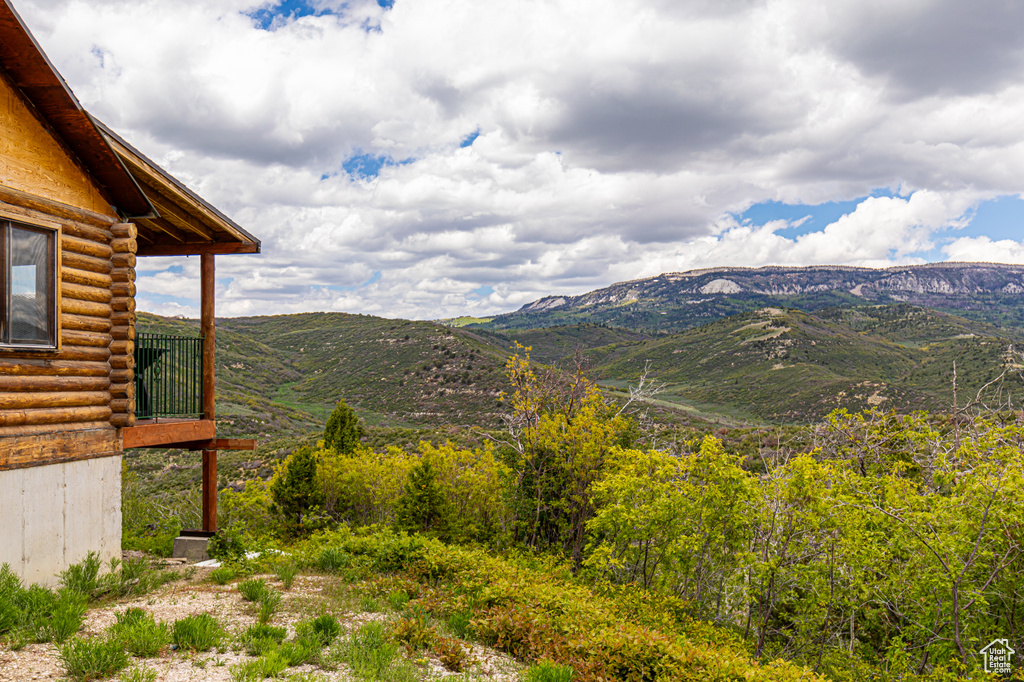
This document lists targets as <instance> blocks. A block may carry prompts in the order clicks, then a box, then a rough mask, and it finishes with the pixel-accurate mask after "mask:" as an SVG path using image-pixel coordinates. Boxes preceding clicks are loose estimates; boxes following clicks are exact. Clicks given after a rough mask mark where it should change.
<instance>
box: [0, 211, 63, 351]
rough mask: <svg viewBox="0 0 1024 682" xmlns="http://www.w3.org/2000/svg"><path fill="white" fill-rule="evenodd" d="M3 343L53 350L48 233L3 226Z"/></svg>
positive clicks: (52, 287) (50, 236) (53, 302)
mask: <svg viewBox="0 0 1024 682" xmlns="http://www.w3.org/2000/svg"><path fill="white" fill-rule="evenodd" d="M4 228H5V229H4V232H5V234H4V235H3V237H4V239H3V241H4V246H5V247H6V248H4V259H3V260H4V274H5V277H4V299H5V301H6V305H5V306H4V307H5V310H4V319H3V325H2V332H0V336H2V337H3V342H4V343H6V344H8V345H12V346H44V347H51V348H52V347H55V346H56V340H55V337H56V334H55V327H56V325H55V322H56V310H57V301H56V286H55V283H56V280H55V274H56V273H55V272H54V268H55V265H56V263H55V261H56V244H55V237H54V233H53V232H52V231H50V230H42V229H34V228H31V227H27V226H21V225H14V224H11V223H7V224H6V225H4Z"/></svg>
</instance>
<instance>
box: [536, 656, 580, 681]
mask: <svg viewBox="0 0 1024 682" xmlns="http://www.w3.org/2000/svg"><path fill="white" fill-rule="evenodd" d="M572 676H573V669H572V668H571V667H569V666H567V665H559V664H557V663H553V662H551V661H538V662H537V663H534V664H533V665H531V666H530V667H529V668H527V669H526V674H525V678H526V682H570V680H572Z"/></svg>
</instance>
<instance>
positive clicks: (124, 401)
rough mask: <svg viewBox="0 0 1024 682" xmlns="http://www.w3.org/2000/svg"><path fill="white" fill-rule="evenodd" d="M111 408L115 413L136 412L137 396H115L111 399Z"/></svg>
mask: <svg viewBox="0 0 1024 682" xmlns="http://www.w3.org/2000/svg"><path fill="white" fill-rule="evenodd" d="M110 409H111V410H113V412H114V414H118V413H119V412H134V411H135V398H114V399H113V400H111V401H110Z"/></svg>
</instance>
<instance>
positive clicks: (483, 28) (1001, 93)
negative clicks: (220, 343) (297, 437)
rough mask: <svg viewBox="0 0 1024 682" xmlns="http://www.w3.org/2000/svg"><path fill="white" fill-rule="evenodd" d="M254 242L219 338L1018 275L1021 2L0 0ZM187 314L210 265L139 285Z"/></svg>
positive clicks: (161, 273)
mask: <svg viewBox="0 0 1024 682" xmlns="http://www.w3.org/2000/svg"><path fill="white" fill-rule="evenodd" d="M12 2H13V3H14V5H15V7H16V9H17V10H18V11H19V13H20V14H21V15H22V17H23V19H24V20H25V21H26V23H27V24H28V25H29V27H30V29H31V30H32V31H33V33H34V35H35V36H36V38H37V40H38V41H39V42H40V44H41V45H42V47H43V49H44V50H45V51H46V52H47V54H48V56H49V57H50V59H51V61H52V62H53V63H54V65H55V66H56V67H57V69H58V70H59V71H60V72H61V74H62V75H63V76H64V78H65V79H66V80H67V81H68V83H69V85H70V86H71V88H72V90H73V91H74V92H75V94H76V95H77V96H78V98H79V100H80V101H81V102H82V103H83V105H84V106H85V108H86V109H88V110H89V111H90V112H91V113H93V114H94V115H95V116H97V117H98V118H100V119H101V120H103V121H104V122H105V123H106V124H107V125H109V126H111V127H112V128H113V129H115V130H116V131H118V132H119V134H121V135H122V137H124V138H125V139H126V140H128V141H129V142H130V143H132V144H133V145H134V146H136V147H137V148H139V149H140V150H141V151H143V152H144V153H145V154H147V155H148V156H149V157H150V158H152V159H153V160H154V161H156V162H157V163H158V164H160V165H161V166H162V167H164V168H165V169H167V170H168V171H170V172H171V173H172V174H173V175H175V176H176V177H178V178H179V179H180V180H182V181H183V182H185V183H186V184H187V185H188V186H189V187H191V188H192V189H193V190H195V191H196V192H198V193H199V194H200V195H201V196H203V197H204V198H205V199H207V200H208V201H210V202H211V203H213V204H214V205H215V206H217V207H218V208H219V209H221V210H222V211H223V212H224V213H226V214H227V215H229V216H231V217H232V218H233V219H234V220H235V221H236V222H238V223H239V224H240V225H242V226H243V227H244V228H245V229H247V230H248V231H249V232H251V233H253V234H255V235H256V236H258V237H259V238H260V239H261V240H262V242H263V253H262V254H261V255H258V256H253V255H237V256H219V257H218V258H217V275H218V282H217V283H218V290H217V306H218V314H221V315H229V316H237V315H264V314H277V313H291V312H305V311H321V310H326V311H343V312H350V313H365V314H372V315H381V316H385V317H402V318H410V319H437V318H445V317H455V316H460V315H472V316H487V315H492V314H495V313H499V312H506V311H510V310H515V309H517V308H519V307H520V306H522V305H523V304H525V303H529V302H531V301H533V300H536V299H537V298H540V297H542V296H545V295H551V294H580V293H584V292H587V291H591V290H593V289H596V288H600V287H602V286H607V285H609V284H612V283H614V282H618V281H623V280H629V279H636V278H641V277H649V276H655V275H658V274H660V273H663V272H674V271H684V270H688V269H693V268H706V267H716V266H751V267H757V266H762V265H812V264H846V265H860V266H868V267H887V266H891V265H899V264H908V263H923V262H934V261H945V260H957V261H965V260H970V261H994V262H1012V263H1024V241H1022V240H1024V200H1022V198H1021V193H1022V192H1024V42H1022V41H1021V40H1020V39H1019V29H1020V27H1022V26H1024V3H1018V2H1012V1H1007V0H975V1H974V2H970V3H966V2H963V1H962V0H829V2H807V1H806V0H768V1H752V0H503V1H502V2H497V3H484V2H479V1H477V2H467V1H465V0H347V1H345V2H342V1H340V0H284V1H283V2H273V1H271V2H262V3H260V2H256V1H254V0H215V1H213V2H211V1H210V0H88V1H85V0H12ZM138 271H139V278H138V282H137V284H138V289H139V294H138V303H139V308H140V309H142V310H147V311H150V312H157V313H161V314H166V315H186V316H190V317H195V316H196V315H197V314H198V297H199V259H198V257H191V258H148V259H144V260H142V261H141V262H140V264H139V268H138Z"/></svg>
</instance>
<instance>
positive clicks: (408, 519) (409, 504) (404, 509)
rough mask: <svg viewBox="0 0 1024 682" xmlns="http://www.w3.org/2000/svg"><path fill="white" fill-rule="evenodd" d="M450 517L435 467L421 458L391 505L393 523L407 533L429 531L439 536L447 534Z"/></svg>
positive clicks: (428, 460)
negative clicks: (393, 510) (393, 511)
mask: <svg viewBox="0 0 1024 682" xmlns="http://www.w3.org/2000/svg"><path fill="white" fill-rule="evenodd" d="M451 516H452V512H451V507H450V505H449V504H448V500H447V499H446V497H445V494H444V489H443V488H442V487H441V484H440V483H439V482H438V480H437V470H436V469H435V468H434V465H433V464H432V463H431V461H430V459H429V458H427V457H424V458H423V459H421V460H420V461H419V462H418V463H417V464H416V465H415V466H414V467H413V468H412V469H411V470H410V471H409V480H408V481H407V482H406V484H405V489H404V490H403V491H402V496H401V497H399V498H398V500H397V502H396V504H395V522H396V525H397V526H398V528H399V529H401V530H404V531H408V532H410V533H419V532H430V533H435V534H437V535H439V536H442V537H443V536H445V535H447V533H448V529H449V526H450V524H451Z"/></svg>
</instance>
